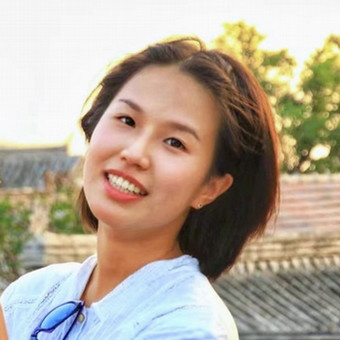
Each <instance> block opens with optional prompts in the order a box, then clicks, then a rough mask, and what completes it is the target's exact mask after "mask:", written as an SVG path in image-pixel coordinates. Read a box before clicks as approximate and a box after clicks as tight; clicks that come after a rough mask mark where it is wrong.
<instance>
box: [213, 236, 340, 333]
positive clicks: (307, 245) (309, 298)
mask: <svg viewBox="0 0 340 340" xmlns="http://www.w3.org/2000/svg"><path fill="white" fill-rule="evenodd" d="M300 236H301V237H299V236H298V235H289V234H285V233H282V234H280V235H279V236H276V237H275V238H273V237H269V239H265V240H262V241H259V242H256V243H254V244H253V245H252V247H253V248H252V249H251V247H248V248H247V249H246V251H245V253H244V255H243V257H241V259H240V261H239V262H238V263H237V264H236V265H235V266H234V268H233V269H232V270H231V272H230V273H228V274H225V275H223V276H222V277H221V278H220V279H219V280H218V281H217V282H216V283H215V288H216V291H217V292H218V293H219V295H220V296H221V297H222V299H223V300H224V301H225V302H226V304H227V306H228V307H229V309H230V311H231V313H232V314H233V315H234V317H235V320H236V323H237V325H238V329H239V332H240V339H241V340H267V339H268V340H277V339H280V340H281V339H282V340H288V339H289V340H300V339H301V340H302V339H320V340H321V339H338V340H339V339H340V232H339V231H338V232H331V233H330V232H326V233H319V232H318V233H312V234H309V233H303V234H301V235H300ZM249 248H250V249H249Z"/></svg>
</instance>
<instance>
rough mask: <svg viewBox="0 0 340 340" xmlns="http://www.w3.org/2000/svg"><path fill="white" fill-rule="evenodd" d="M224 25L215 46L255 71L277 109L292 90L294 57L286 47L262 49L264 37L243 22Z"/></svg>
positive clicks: (214, 42)
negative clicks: (284, 96) (279, 103)
mask: <svg viewBox="0 0 340 340" xmlns="http://www.w3.org/2000/svg"><path fill="white" fill-rule="evenodd" d="M223 28H224V33H223V34H222V35H220V36H219V37H217V38H216V39H215V40H214V41H213V44H214V46H215V47H216V48H218V49H220V50H223V51H225V52H227V53H228V54H231V55H234V56H235V57H236V58H237V59H238V60H240V61H241V62H242V63H243V64H245V65H246V66H247V67H248V68H249V69H250V70H251V71H252V72H253V73H254V75H255V76H256V78H257V80H258V81H259V82H260V84H261V86H262V87H263V88H264V90H265V91H266V93H267V94H268V95H269V97H270V101H271V104H272V105H273V106H274V108H275V107H276V104H277V100H278V98H281V97H282V96H283V95H285V94H286V93H287V92H289V91H290V85H289V84H290V82H291V80H292V78H293V71H294V67H295V65H296V62H295V59H294V58H293V57H291V56H290V55H289V53H288V51H287V50H286V49H282V50H279V51H267V50H263V49H261V48H260V44H261V42H262V41H263V40H264V38H265V36H264V35H262V34H260V33H259V32H258V31H257V30H256V28H255V27H253V26H248V25H247V24H245V23H244V22H243V21H240V22H237V23H232V24H229V23H226V24H224V25H223Z"/></svg>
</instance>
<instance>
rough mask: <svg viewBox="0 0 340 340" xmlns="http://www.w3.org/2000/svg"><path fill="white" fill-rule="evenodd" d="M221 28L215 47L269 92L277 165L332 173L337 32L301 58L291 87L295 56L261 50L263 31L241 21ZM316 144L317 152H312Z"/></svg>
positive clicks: (336, 147)
mask: <svg viewBox="0 0 340 340" xmlns="http://www.w3.org/2000/svg"><path fill="white" fill-rule="evenodd" d="M223 27H224V33H223V34H222V35H221V36H219V37H218V38H217V39H216V40H215V41H214V44H215V46H216V47H217V48H219V49H221V50H224V51H226V52H227V53H229V54H232V55H235V56H236V58H237V59H239V60H241V61H242V62H243V63H244V64H245V65H246V66H248V68H249V69H250V70H251V71H252V72H253V73H254V75H255V76H256V78H257V79H258V81H259V82H260V84H261V85H262V87H263V88H264V90H265V91H266V93H267V95H268V96H269V99H270V103H271V105H272V108H273V111H274V113H276V115H277V122H278V125H279V129H280V134H281V144H282V159H283V162H282V165H283V166H282V170H283V171H284V172H290V173H292V172H300V173H308V172H319V173H324V172H338V171H339V170H340V131H339V122H340V111H339V110H340V109H339V107H340V36H335V35H331V36H330V37H329V38H328V39H327V40H326V41H325V44H324V46H323V47H322V48H321V49H319V50H317V51H316V52H315V53H314V55H313V56H312V57H311V59H310V60H309V61H308V62H306V64H305V69H304V71H303V72H302V73H301V76H300V84H299V86H298V87H297V88H296V89H294V90H293V89H292V87H291V81H292V79H293V71H294V67H295V60H294V59H293V58H292V57H291V56H290V55H289V53H288V51H287V50H285V49H281V50H279V51H266V50H263V49H261V48H260V44H261V42H262V41H263V40H264V36H263V35H262V34H260V33H259V32H257V30H256V29H255V28H254V27H251V26H247V25H246V24H245V23H244V22H237V23H234V24H225V25H224V26H223ZM320 149H322V150H323V152H324V155H323V156H322V155H321V154H320V153H319V154H318V152H317V151H318V150H319V151H320ZM325 150H326V151H325ZM327 150H328V151H327ZM327 153H328V156H327ZM320 155H321V156H320ZM325 155H326V156H325Z"/></svg>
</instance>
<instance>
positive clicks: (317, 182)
mask: <svg viewBox="0 0 340 340" xmlns="http://www.w3.org/2000/svg"><path fill="white" fill-rule="evenodd" d="M339 207H340V173H339V174H328V175H320V174H317V175H314V174H313V175H282V176H281V203H280V213H279V217H278V219H277V222H276V227H275V228H276V229H281V230H282V229H287V230H290V229H292V228H294V229H295V230H296V229H308V230H317V229H320V228H322V229H324V228H327V229H329V230H330V229H339V228H340V213H339V212H340V208H339Z"/></svg>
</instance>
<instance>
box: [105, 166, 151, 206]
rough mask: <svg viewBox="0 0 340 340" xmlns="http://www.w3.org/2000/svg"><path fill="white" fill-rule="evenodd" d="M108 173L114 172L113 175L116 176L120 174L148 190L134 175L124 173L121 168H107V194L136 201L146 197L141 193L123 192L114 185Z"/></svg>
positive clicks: (143, 189)
mask: <svg viewBox="0 0 340 340" xmlns="http://www.w3.org/2000/svg"><path fill="white" fill-rule="evenodd" d="M107 174H112V175H116V176H120V177H122V178H124V179H126V180H128V181H129V182H130V183H132V184H134V185H136V186H137V187H138V188H140V189H141V190H142V191H144V192H147V191H146V190H145V188H144V186H143V185H142V184H141V183H140V182H138V181H137V180H136V179H135V178H133V177H132V176H129V175H127V174H125V173H123V172H122V171H119V170H111V169H110V170H107V171H105V180H104V187H105V191H106V193H107V195H108V196H109V197H111V198H113V199H115V200H118V201H136V200H140V199H142V198H144V197H145V196H141V195H132V194H129V193H125V192H122V191H120V190H118V189H117V188H115V187H114V186H112V185H111V184H110V182H109V180H108V178H107Z"/></svg>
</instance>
